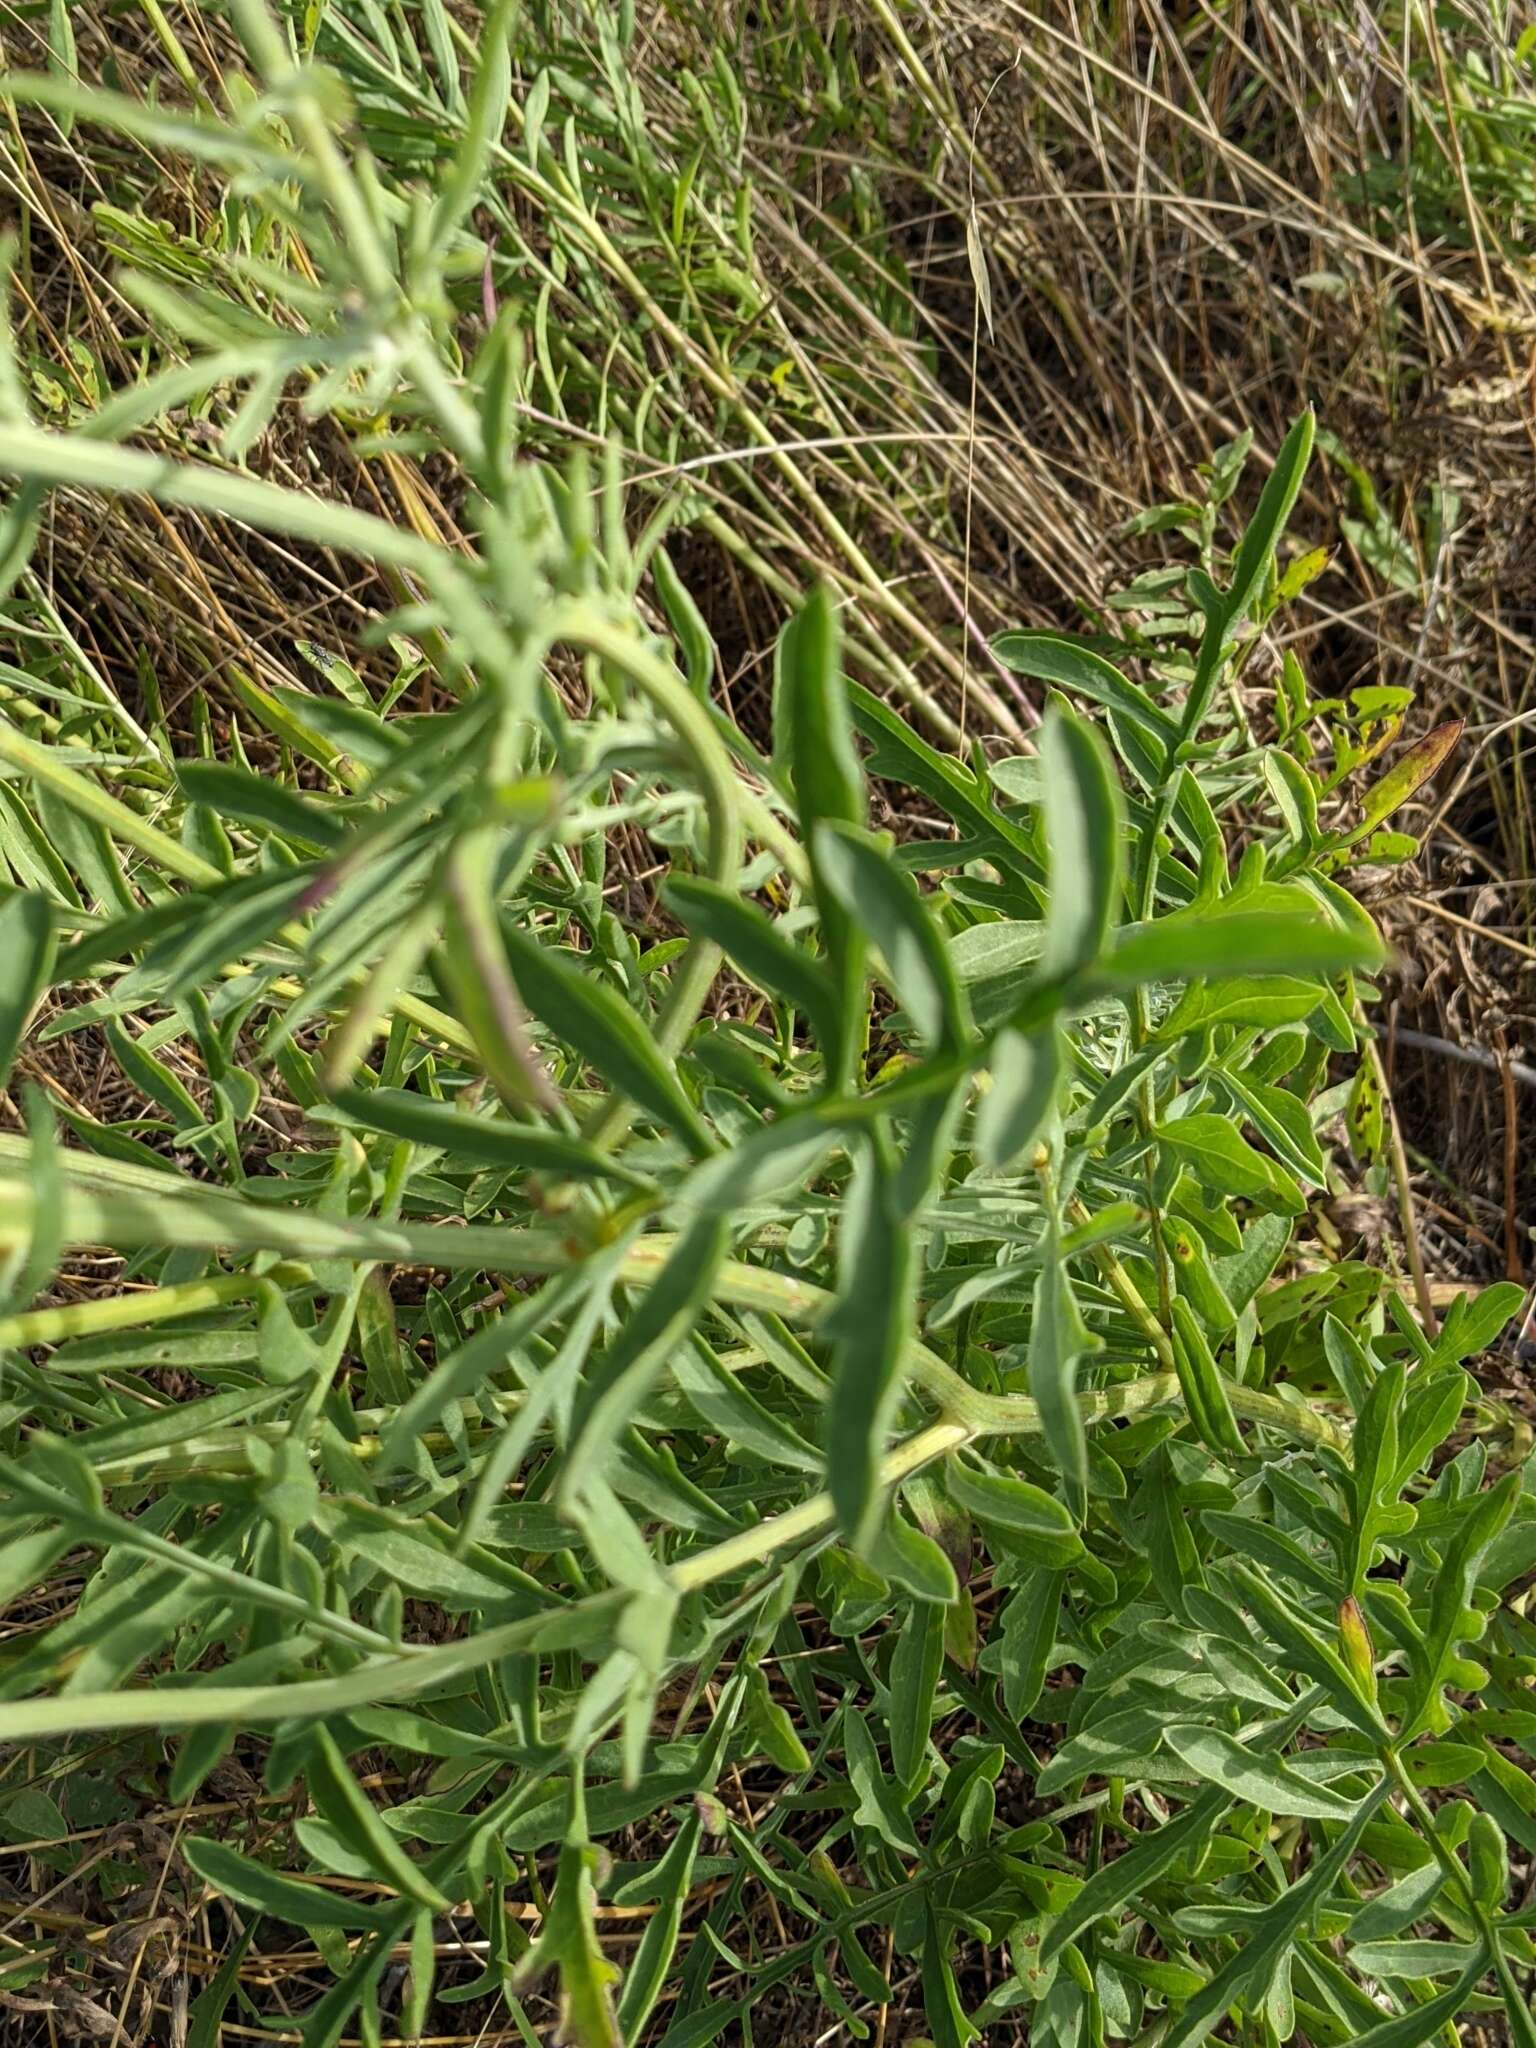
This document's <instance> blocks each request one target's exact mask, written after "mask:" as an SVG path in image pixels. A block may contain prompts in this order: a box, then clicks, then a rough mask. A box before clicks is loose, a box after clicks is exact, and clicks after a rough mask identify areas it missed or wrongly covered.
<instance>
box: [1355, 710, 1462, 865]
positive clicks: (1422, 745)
mask: <svg viewBox="0 0 1536 2048" xmlns="http://www.w3.org/2000/svg"><path fill="white" fill-rule="evenodd" d="M1465 729H1466V720H1465V719H1464V718H1452V719H1449V720H1448V721H1447V722H1446V723H1445V724H1444V725H1437V726H1436V727H1435V729H1434V731H1433V732H1427V733H1425V735H1424V737H1423V739H1421V740H1415V742H1414V744H1413V745H1412V746H1411V747H1410V748H1409V749H1408V751H1407V753H1406V754H1404V755H1403V757H1402V759H1401V760H1400V761H1398V762H1397V764H1396V766H1395V767H1392V768H1389V769H1388V770H1387V772H1386V774H1385V775H1383V776H1382V778H1381V780H1380V781H1379V782H1377V783H1374V784H1373V785H1372V787H1371V789H1370V791H1369V792H1368V793H1367V796H1366V799H1365V809H1364V810H1363V811H1362V812H1361V814H1360V822H1359V824H1358V825H1356V826H1355V828H1354V829H1353V831H1351V832H1350V834H1349V836H1348V837H1347V838H1346V839H1345V840H1344V841H1343V842H1342V844H1344V845H1346V846H1353V845H1354V844H1355V842H1356V840H1358V839H1364V838H1365V837H1366V836H1367V834H1368V833H1371V832H1374V831H1375V830H1376V827H1377V826H1378V825H1380V824H1382V823H1383V822H1384V821H1385V820H1386V819H1388V818H1390V817H1391V815H1392V813H1393V812H1394V811H1396V810H1400V809H1401V808H1402V806H1403V805H1404V804H1405V803H1407V801H1408V799H1409V798H1410V797H1411V796H1413V795H1415V794H1416V793H1417V792H1418V791H1419V790H1421V789H1422V788H1423V787H1424V785H1425V783H1426V782H1428V781H1430V780H1431V778H1432V777H1433V776H1435V775H1436V774H1438V773H1439V771H1440V769H1441V767H1442V766H1443V765H1444V763H1445V761H1446V760H1447V759H1448V758H1449V756H1450V754H1451V753H1452V752H1453V750H1454V749H1455V747H1456V745H1457V742H1458V741H1459V740H1460V738H1461V735H1462V733H1463V731H1464V730H1465Z"/></svg>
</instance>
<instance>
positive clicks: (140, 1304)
mask: <svg viewBox="0 0 1536 2048" xmlns="http://www.w3.org/2000/svg"><path fill="white" fill-rule="evenodd" d="M279 1271H280V1275H281V1277H282V1278H283V1279H284V1280H285V1281H286V1282H287V1284H288V1285H290V1286H291V1285H293V1284H294V1282H295V1280H296V1279H298V1278H299V1273H298V1271H296V1269H294V1268H293V1267H283V1268H281V1269H279ZM266 1277H267V1278H272V1277H274V1276H273V1275H270V1274H269V1275H267V1276H266ZM306 1277H307V1276H306ZM261 1285H262V1277H261V1276H259V1275H257V1274H255V1273H229V1274H223V1275H221V1276H220V1277H219V1278H217V1279H215V1280H185V1281H181V1282H179V1283H178V1284H177V1285H176V1286H173V1287H149V1288H146V1289H144V1291H143V1292H142V1293H138V1294H134V1293H129V1294H105V1295H101V1296H98V1297H97V1299H96V1300H94V1301H67V1302H64V1303H62V1304H61V1305H60V1306H59V1307H57V1308H38V1309H32V1310H31V1311H30V1312H29V1313H27V1314H25V1315H19V1316H0V1350H6V1351H12V1350H14V1351H26V1350H30V1348H31V1347H32V1346H33V1345H34V1344H64V1343H67V1342H68V1341H69V1339H70V1338H72V1337H99V1336H101V1335H102V1334H103V1333H104V1332H105V1331H108V1330H138V1329H147V1328H148V1327H149V1326H150V1325H151V1324H153V1323H168V1322H171V1321H172V1320H173V1319H174V1318H176V1317H178V1316H195V1315H200V1314H201V1313H202V1311H203V1310H204V1309H206V1308H221V1307H222V1306H223V1305H224V1304H225V1303H226V1302H231V1301H249V1300H250V1298H251V1296H252V1295H253V1294H255V1292H256V1290H257V1289H258V1288H259V1287H260V1286H261ZM92 1370H95V1368H92Z"/></svg>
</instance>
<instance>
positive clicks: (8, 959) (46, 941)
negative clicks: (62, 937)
mask: <svg viewBox="0 0 1536 2048" xmlns="http://www.w3.org/2000/svg"><path fill="white" fill-rule="evenodd" d="M53 949H54V930H53V907H52V905H51V904H50V903H49V901H48V898H47V897H46V896H43V895H40V894H38V893H36V892H35V891H33V890H30V889H28V890H18V891H17V892H16V894H15V895H14V896H7V897H6V898H4V900H3V901H0V1088H3V1087H4V1086H5V1081H6V1076H7V1075H8V1074H9V1073H10V1071H11V1066H12V1063H13V1061H14V1060H15V1058H16V1050H17V1047H18V1046H19V1045H20V1044H21V1038H22V1033H23V1032H24V1031H25V1030H26V1028H27V1021H28V1019H29V1018H30V1017H31V1015H32V1012H33V1010H34V1009H35V1008H36V1007H37V999H38V997H39V996H40V995H41V994H42V992H43V990H44V989H45V988H46V987H47V986H48V975H49V971H50V970H51V968H52V966H53Z"/></svg>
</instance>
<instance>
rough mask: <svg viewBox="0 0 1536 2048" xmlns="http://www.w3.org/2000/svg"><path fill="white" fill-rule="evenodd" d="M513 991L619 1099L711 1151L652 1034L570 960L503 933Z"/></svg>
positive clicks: (558, 950) (609, 991)
mask: <svg viewBox="0 0 1536 2048" xmlns="http://www.w3.org/2000/svg"><path fill="white" fill-rule="evenodd" d="M502 936H503V938H504V940H505V942H506V948H507V953H508V956H509V958H510V960H511V963H512V971H513V974H514V975H515V977H516V983H517V988H518V991H519V993H520V994H521V996H522V998H523V1000H524V1001H525V1002H526V1003H527V1005H528V1007H529V1008H530V1009H531V1010H532V1011H533V1012H534V1014H535V1015H536V1016H538V1017H540V1018H542V1019H543V1021H544V1023H545V1024H546V1025H548V1027H549V1029H550V1030H551V1031H552V1032H555V1033H557V1034H558V1035H559V1037H560V1038H561V1039H562V1040H563V1041H564V1042H565V1043H566V1044H567V1045H570V1046H572V1047H573V1048H574V1049H575V1051H576V1052H577V1053H579V1054H580V1056H581V1058H582V1059H584V1060H585V1061H586V1062H587V1063H588V1065H589V1066H592V1067H594V1068H595V1069H596V1070H597V1072H598V1073H599V1074H601V1075H602V1076H603V1078H604V1080H606V1081H608V1082H610V1083H611V1084H612V1086H613V1087H614V1088H616V1089H617V1090H618V1091H619V1093H620V1094H621V1095H626V1096H628V1097H629V1098H630V1100H631V1101H633V1102H637V1103H638V1104H639V1105H640V1107H641V1109H643V1110H644V1111H646V1112H647V1114H649V1115H650V1116H652V1117H654V1118H655V1120H656V1121H657V1123H659V1124H661V1125H662V1126H663V1127H664V1128H668V1127H669V1128H671V1129H673V1130H675V1131H676V1132H677V1133H678V1134H679V1136H680V1137H682V1138H683V1139H684V1140H685V1141H686V1142H687V1143H688V1145H690V1146H691V1147H692V1148H693V1149H694V1150H695V1151H697V1152H708V1151H711V1150H712V1149H713V1145H714V1140H713V1139H712V1138H711V1137H710V1134H709V1129H708V1126H707V1125H706V1124H705V1123H704V1120H703V1118H702V1117H701V1116H700V1115H699V1113H698V1111H697V1110H696V1109H695V1108H694V1106H693V1103H692V1102H691V1101H690V1100H689V1098H688V1095H687V1093H686V1091H685V1090H684V1088H683V1085H682V1083H681V1082H680V1081H679V1080H678V1078H677V1075H676V1072H675V1071H674V1070H673V1068H672V1067H670V1066H669V1065H668V1064H667V1061H666V1060H665V1058H664V1057H663V1056H662V1053H661V1051H660V1049H659V1047H658V1046H657V1044H656V1039H655V1035H654V1032H653V1030H652V1029H651V1028H650V1027H649V1026H648V1025H647V1024H646V1023H645V1022H644V1021H643V1020H642V1019H641V1018H640V1017H639V1016H637V1014H636V1013H635V1012H634V1011H633V1010H632V1009H631V1008H630V1007H629V1005H628V1003H626V1002H625V1001H624V999H623V997H622V996H621V995H619V994H618V993H617V991H616V990H614V989H612V988H610V987H609V986H608V985H607V984H606V983H605V982H602V981H600V980H599V979H598V977H597V974H596V973H595V972H591V973H589V972H588V971H587V970H586V969H585V968H582V967H580V966H578V965H577V964H576V955H575V954H574V953H566V952H564V951H563V950H562V949H561V948H560V947H558V946H551V945H549V944H547V943H544V942H542V941H540V940H538V939H535V938H531V937H530V936H529V935H528V934H527V933H526V932H520V931H515V930H513V929H512V927H510V926H503V927H502Z"/></svg>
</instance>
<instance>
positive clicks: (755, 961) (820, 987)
mask: <svg viewBox="0 0 1536 2048" xmlns="http://www.w3.org/2000/svg"><path fill="white" fill-rule="evenodd" d="M665 893H666V902H667V907H668V909H670V910H672V911H674V912H675V913H676V915H677V916H678V917H679V918H680V919H681V921H682V922H683V923H684V924H685V925H687V927H688V929H689V930H690V931H691V932H697V933H699V934H700V935H701V937H703V938H706V939H709V940H711V941H712V942H713V943H714V944H715V945H717V946H718V947H719V948H720V950H721V951H722V952H723V953H728V954H729V955H730V957H731V959H732V960H733V961H734V962H735V964H736V966H737V967H739V968H740V969H741V971H742V973H743V974H745V975H746V976H747V978H748V980H750V981H753V982H755V983H756V984H757V986H758V987H759V988H760V989H762V990H763V992H764V994H766V995H770V996H774V997H776V998H778V1000H779V1001H781V1002H786V1003H790V1004H792V1005H793V1006H794V1008H795V1009H797V1010H799V1011H801V1012H802V1013H803V1014H804V1016H805V1017H806V1019H807V1020H808V1022H809V1023H810V1026H811V1029H812V1030H813V1031H814V1032H815V1033H816V1036H817V1038H818V1040H819V1041H820V1043H821V1048H822V1052H823V1054H824V1055H825V1056H826V1057H827V1058H828V1059H830V1058H832V1057H833V1055H834V1054H835V1052H836V1049H837V1040H838V1034H839V1031H840V1029H841V1024H840V1013H839V1010H838V1003H837V991H836V989H835V988H834V986H833V983H832V979H831V976H830V975H829V974H828V973H827V970H826V968H825V966H824V965H823V964H822V963H821V962H820V961H819V960H815V959H813V958H812V956H811V955H810V954H809V953H807V952H805V951H803V950H802V949H801V948H800V947H799V946H797V945H795V944H794V943H793V942H792V941H791V940H789V939H787V938H785V936H784V935H783V933H782V932H781V931H780V930H779V929H778V927H777V925H775V924H774V922H773V920H772V919H771V918H768V917H765V916H764V914H763V913H762V911H760V910H759V909H758V908H757V906H756V904H754V903H747V902H744V901H743V900H742V898H741V897H740V896H736V895H733V894H732V893H731V892H730V891H729V890H728V889H722V888H721V887H720V885H719V883H718V882H710V881H706V880H705V879H704V878H703V877H702V876H698V875H674V876H673V877H672V879H671V880H670V881H669V882H668V883H667V887H666V892H665Z"/></svg>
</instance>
